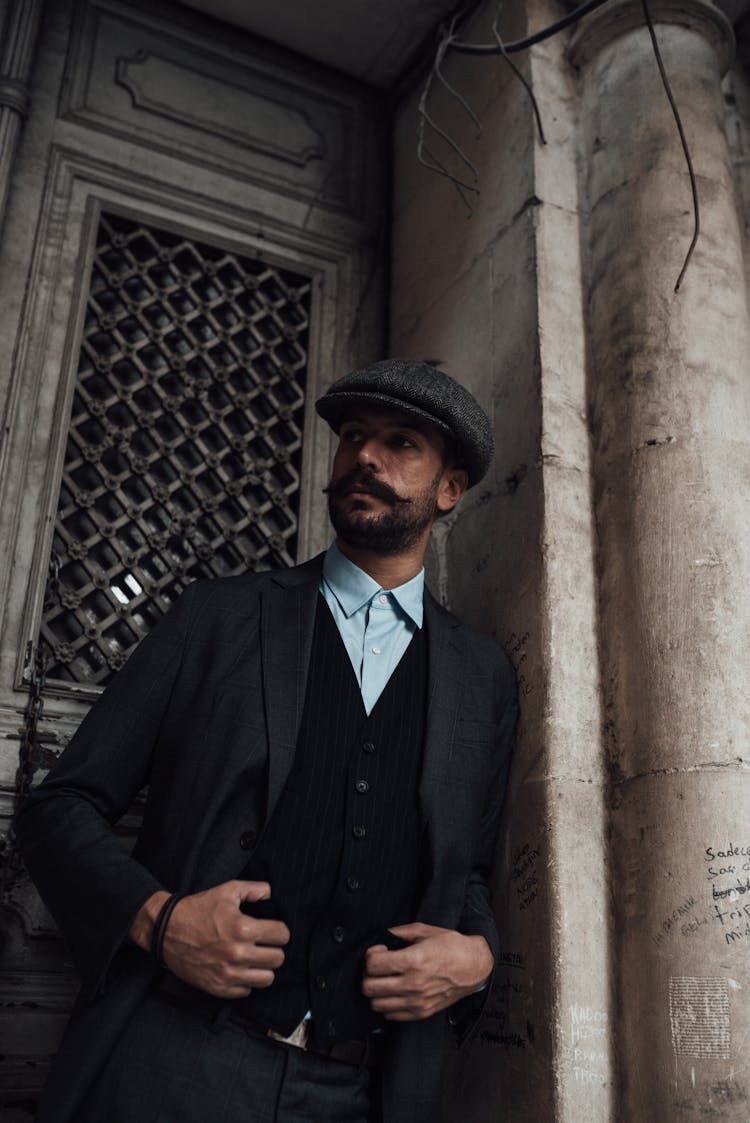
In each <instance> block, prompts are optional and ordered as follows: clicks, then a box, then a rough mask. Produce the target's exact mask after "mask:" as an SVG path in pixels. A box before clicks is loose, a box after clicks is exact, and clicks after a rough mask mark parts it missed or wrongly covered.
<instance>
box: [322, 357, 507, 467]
mask: <svg viewBox="0 0 750 1123" xmlns="http://www.w3.org/2000/svg"><path fill="white" fill-rule="evenodd" d="M357 402H369V403H371V404H372V405H382V406H388V407H390V408H391V409H400V410H403V411H404V412H405V413H414V414H416V415H417V417H422V418H424V419H425V420H426V421H431V422H432V423H433V425H437V426H438V428H439V429H442V430H443V432H445V433H447V434H448V435H449V436H451V437H452V438H453V440H454V441H455V443H456V448H457V452H458V458H459V465H460V466H461V467H462V468H465V469H466V471H467V473H468V476H469V487H473V486H474V484H477V483H479V481H480V480H481V479H482V477H483V476H484V475H485V474H486V472H487V469H488V468H489V466H490V464H491V463H492V455H493V452H494V441H493V438H492V427H491V425H490V422H489V418H488V417H487V414H486V413H485V412H484V410H483V409H482V407H481V406H480V404H479V402H478V401H477V400H476V398H474V397H473V396H472V395H471V394H470V393H469V391H468V390H467V389H466V387H465V386H462V385H461V383H460V382H456V380H455V378H451V377H450V375H449V374H445V373H444V372H443V371H441V370H438V369H437V368H436V367H434V366H433V365H432V364H431V363H424V362H418V361H416V360H413V359H383V360H382V361H381V362H379V363H371V364H370V366H369V367H364V368H363V369H362V370H355V371H353V372H352V373H351V374H345V375H344V376H343V378H339V379H337V380H336V381H335V382H334V383H332V385H331V386H329V388H328V390H327V391H326V393H325V394H324V395H323V397H322V398H318V400H317V402H316V403H315V408H316V409H317V411H318V413H319V414H320V416H321V417H322V418H324V419H325V420H326V421H327V422H328V424H329V425H330V426H331V428H332V429H333V431H334V432H335V433H338V431H339V428H340V426H341V422H342V421H343V419H344V414H345V412H346V410H347V409H348V408H349V406H351V405H354V404H356V403H357Z"/></svg>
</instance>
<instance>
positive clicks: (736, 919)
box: [704, 842, 750, 946]
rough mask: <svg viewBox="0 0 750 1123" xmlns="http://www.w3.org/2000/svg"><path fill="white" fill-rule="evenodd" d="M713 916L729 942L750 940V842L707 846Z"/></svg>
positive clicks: (707, 865)
mask: <svg viewBox="0 0 750 1123" xmlns="http://www.w3.org/2000/svg"><path fill="white" fill-rule="evenodd" d="M704 859H705V862H706V874H707V877H708V881H709V883H710V885H711V904H712V908H713V912H712V918H713V921H714V923H715V924H716V926H717V927H719V928H720V929H721V933H722V936H723V937H724V943H725V945H730V946H731V945H732V944H742V945H744V946H746V945H747V944H748V943H750V845H745V846H742V845H738V844H737V843H735V842H730V843H729V845H728V846H727V845H726V844H723V845H722V846H717V845H714V846H707V847H706V849H705V852H704Z"/></svg>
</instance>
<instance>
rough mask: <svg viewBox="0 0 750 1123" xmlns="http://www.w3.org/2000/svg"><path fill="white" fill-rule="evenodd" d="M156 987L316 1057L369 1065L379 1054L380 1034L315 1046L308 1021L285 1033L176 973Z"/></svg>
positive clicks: (199, 1009)
mask: <svg viewBox="0 0 750 1123" xmlns="http://www.w3.org/2000/svg"><path fill="white" fill-rule="evenodd" d="M157 990H158V991H159V993H160V994H163V995H164V996H165V997H166V998H169V999H171V1000H172V1001H175V1002H177V1003H179V1005H181V1006H186V1007H189V1008H190V1009H192V1010H195V1011H196V1013H199V1014H203V1015H205V1016H207V1017H210V1018H211V1019H215V1018H216V1017H217V1016H220V1013H221V1012H222V1010H223V1009H226V1010H227V1011H228V1012H227V1014H226V1017H227V1020H228V1021H230V1022H232V1024H233V1025H236V1026H239V1027H240V1028H241V1029H244V1030H245V1031H246V1032H247V1033H253V1034H256V1035H258V1036H260V1037H267V1038H269V1039H270V1040H271V1041H276V1042H278V1043H279V1044H280V1045H288V1046H291V1047H292V1048H295V1049H302V1050H303V1051H304V1052H306V1053H314V1054H315V1055H316V1056H319V1057H328V1058H329V1059H330V1060H332V1061H340V1062H342V1063H343V1064H349V1065H356V1066H358V1067H359V1066H360V1065H367V1066H368V1067H372V1065H373V1064H374V1063H375V1061H376V1060H377V1059H378V1058H379V1055H380V1050H381V1046H382V1035H379V1034H370V1036H369V1037H368V1039H367V1040H366V1041H334V1042H333V1043H332V1044H331V1045H327V1046H323V1047H322V1048H321V1047H317V1046H315V1045H313V1043H312V1041H311V1040H310V1028H311V1026H310V1022H309V1021H303V1022H300V1024H299V1025H298V1026H297V1027H296V1028H295V1029H294V1030H293V1031H292V1033H291V1034H290V1035H289V1036H288V1037H285V1036H283V1035H282V1034H280V1033H278V1032H277V1031H276V1030H274V1029H270V1028H268V1027H266V1026H264V1025H262V1023H260V1022H257V1021H256V1020H255V1019H254V1018H251V1017H249V1016H248V1015H247V1014H246V1013H245V1012H244V1011H242V1010H238V1009H236V1008H232V1001H231V1000H230V999H227V1000H224V999H221V998H215V997H214V996H213V995H211V994H207V993H206V992H205V991H201V990H197V989H196V988H195V987H191V986H189V985H188V983H183V981H182V979H178V978H177V976H176V975H171V974H165V975H162V977H161V979H160V980H159V982H158V983H157Z"/></svg>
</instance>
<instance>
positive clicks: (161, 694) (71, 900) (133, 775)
mask: <svg viewBox="0 0 750 1123" xmlns="http://www.w3.org/2000/svg"><path fill="white" fill-rule="evenodd" d="M195 587H196V586H195V585H191V586H189V588H188V589H187V591H186V592H185V593H184V594H183V596H182V597H181V598H180V599H179V600H178V601H177V603H176V604H175V605H174V606H173V607H172V608H171V609H170V611H169V612H168V613H167V614H166V616H164V617H163V619H162V620H161V621H160V622H159V623H158V624H157V626H156V627H155V628H154V629H153V631H152V632H151V633H150V634H149V635H148V636H146V638H145V639H144V640H142V642H141V643H140V644H139V646H138V647H137V648H136V650H135V651H134V652H133V654H132V655H131V657H130V659H129V660H128V662H127V663H126V665H125V666H124V667H123V669H122V670H121V671H120V672H119V673H118V675H117V676H116V678H115V679H114V680H113V681H112V683H111V684H110V686H109V687H108V688H107V689H106V690H105V692H104V693H103V694H102V696H101V697H100V698H99V699H98V700H97V702H96V703H95V704H94V706H93V707H92V708H91V710H90V711H89V713H88V714H87V716H86V717H85V719H84V720H83V722H82V723H81V726H80V728H79V729H78V731H77V732H76V734H75V736H74V737H73V738H72V740H71V742H70V744H69V745H68V747H67V748H66V749H65V751H64V752H63V753H62V755H61V757H60V759H59V760H58V761H57V762H56V763H55V765H54V766H53V768H52V769H51V770H50V772H49V774H48V775H47V777H46V779H45V780H44V781H43V783H42V784H41V785H40V786H39V787H38V788H36V789H35V790H34V791H33V792H32V793H31V795H30V796H29V798H28V799H27V801H26V803H25V804H24V806H23V807H22V808H21V811H20V813H19V815H18V817H17V820H16V824H15V829H16V835H17V838H18V841H19V845H20V848H21V854H22V857H23V859H24V862H25V863H26V866H27V869H28V870H29V873H30V874H31V876H32V878H33V880H34V881H35V883H36V885H37V888H38V889H39V893H40V895H41V897H42V899H43V901H44V902H45V904H46V905H47V907H48V908H49V910H50V912H51V913H52V916H53V917H54V919H55V921H56V923H57V925H58V927H59V928H60V931H61V933H62V935H63V937H64V939H65V940H66V942H67V944H68V945H69V947H70V949H71V952H72V954H73V959H74V962H75V965H76V967H77V969H78V971H79V973H80V975H81V979H82V991H81V997H82V998H83V999H84V1000H86V999H90V998H92V997H94V995H95V994H96V993H97V992H98V991H100V990H102V989H103V988H104V984H105V977H106V974H107V969H108V967H109V964H110V962H111V960H112V957H113V956H114V954H115V952H116V950H117V948H118V947H119V946H120V944H121V942H122V941H123V939H124V938H125V937H126V935H127V931H128V929H129V927H130V924H131V922H132V919H133V917H134V915H135V913H136V912H137V911H138V909H139V908H140V906H141V905H142V904H143V903H144V902H145V901H146V900H147V899H148V898H149V897H150V896H151V894H152V893H154V892H156V891H157V890H159V889H161V888H164V887H163V886H161V885H160V884H159V882H158V881H157V880H156V878H155V877H153V876H152V874H151V873H149V871H148V870H147V869H145V868H144V867H143V866H142V865H140V864H139V863H138V862H137V861H136V860H135V859H133V858H132V857H131V856H130V855H129V853H128V852H127V849H126V847H125V846H124V844H123V843H122V841H121V840H120V839H119V838H118V837H117V836H116V835H115V834H114V832H113V830H112V827H113V825H114V823H115V822H116V821H117V820H118V819H119V818H120V816H121V815H122V814H123V813H124V812H125V811H126V810H127V809H128V807H129V806H130V804H131V803H132V801H133V799H134V798H135V796H136V794H137V793H138V792H139V791H140V790H141V788H142V787H143V786H144V785H145V784H147V783H148V779H149V772H150V765H151V759H152V754H153V751H154V747H155V745H156V743H157V740H158V736H159V729H160V726H161V723H162V719H163V717H164V714H165V712H166V710H167V707H168V704H169V699H170V696H171V693H172V690H173V687H174V683H175V679H176V677H177V674H178V671H179V667H180V663H181V660H182V655H183V651H184V648H185V644H186V642H187V638H188V635H189V630H190V620H191V610H192V605H193V601H194V599H195Z"/></svg>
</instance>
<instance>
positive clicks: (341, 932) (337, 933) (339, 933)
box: [331, 924, 345, 944]
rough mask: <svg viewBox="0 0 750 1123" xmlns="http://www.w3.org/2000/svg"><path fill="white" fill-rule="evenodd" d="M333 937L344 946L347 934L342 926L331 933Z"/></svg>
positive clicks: (338, 926)
mask: <svg viewBox="0 0 750 1123" xmlns="http://www.w3.org/2000/svg"><path fill="white" fill-rule="evenodd" d="M331 935H332V936H333V938H334V940H335V941H336V943H337V944H343V942H344V935H345V932H344V929H343V928H342V927H341V925H340V924H339V925H337V926H336V927H335V928H334V930H333V932H331Z"/></svg>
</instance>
